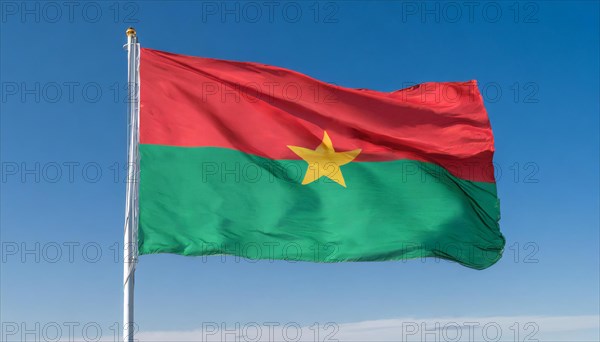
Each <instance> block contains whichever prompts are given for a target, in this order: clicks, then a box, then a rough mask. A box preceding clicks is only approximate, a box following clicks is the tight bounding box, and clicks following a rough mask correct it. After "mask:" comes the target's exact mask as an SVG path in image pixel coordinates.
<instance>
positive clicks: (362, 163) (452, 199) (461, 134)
mask: <svg viewBox="0 0 600 342" xmlns="http://www.w3.org/2000/svg"><path fill="white" fill-rule="evenodd" d="M139 129H140V131H139V132H140V138H139V139H140V141H139V143H140V145H139V151H140V185H139V233H138V236H139V238H138V239H139V242H138V247H139V253H140V254H141V255H143V254H152V253H174V254H181V255H196V256H199V255H212V254H227V255H236V256H240V257H245V258H251V259H284V260H298V261H313V262H341V261H382V260H402V259H409V258H425V257H437V258H442V259H448V260H452V261H456V262H458V263H460V264H463V265H465V266H468V267H471V268H475V269H483V268H486V267H489V266H491V265H492V264H494V263H495V262H496V261H497V260H498V259H499V258H500V257H501V255H502V251H503V248H504V244H505V240H504V237H503V236H502V234H501V233H500V230H499V224H498V221H499V218H500V210H499V201H498V197H497V192H496V183H495V179H494V169H493V165H492V157H493V152H494V140H493V135H492V130H491V127H490V122H489V119H488V117H487V113H486V110H485V107H484V104H483V100H482V97H481V95H480V93H479V91H478V88H477V83H476V82H475V81H469V82H452V83H450V82H449V83H423V84H419V85H415V86H412V87H408V88H406V89H402V90H398V91H394V92H389V93H388V92H378V91H372V90H365V89H351V88H344V87H340V86H336V85H334V84H330V83H325V82H321V81H318V80H316V79H313V78H311V77H308V76H306V75H303V74H300V73H298V72H294V71H291V70H287V69H283V68H279V67H274V66H268V65H263V64H257V63H246V62H233V61H224V60H216V59H208V58H199V57H190V56H184V55H177V54H172V53H167V52H162V51H157V50H152V49H145V48H143V49H141V57H140V128H139Z"/></svg>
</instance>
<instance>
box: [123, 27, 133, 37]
mask: <svg viewBox="0 0 600 342" xmlns="http://www.w3.org/2000/svg"><path fill="white" fill-rule="evenodd" d="M125 34H126V35H127V37H130V36H133V37H135V29H134V28H133V27H130V28H128V29H127V31H125Z"/></svg>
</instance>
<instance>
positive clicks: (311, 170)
mask: <svg viewBox="0 0 600 342" xmlns="http://www.w3.org/2000/svg"><path fill="white" fill-rule="evenodd" d="M288 148H289V149H290V150H292V151H293V152H294V153H296V154H297V155H298V156H299V157H300V158H302V159H304V160H305V161H306V162H307V163H308V169H307V170H306V174H305V175H304V180H302V185H306V184H309V183H312V182H314V181H316V180H317V179H319V178H321V177H327V178H329V179H331V180H332V181H334V182H336V183H338V184H339V185H341V186H343V187H344V188H345V187H346V182H345V181H344V176H342V170H340V166H342V165H345V164H348V163H349V162H351V161H352V160H354V158H356V156H358V154H359V153H360V151H361V150H360V149H357V150H352V151H347V152H336V151H335V150H334V149H333V144H332V143H331V139H330V138H329V135H327V132H324V135H323V142H321V145H319V146H318V147H317V148H316V149H315V150H311V149H308V148H304V147H298V146H289V145H288Z"/></svg>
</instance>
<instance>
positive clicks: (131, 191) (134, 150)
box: [123, 27, 140, 342]
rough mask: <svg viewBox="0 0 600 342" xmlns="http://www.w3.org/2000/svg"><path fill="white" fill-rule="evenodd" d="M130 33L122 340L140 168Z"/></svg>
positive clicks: (129, 315) (127, 325) (127, 333)
mask: <svg viewBox="0 0 600 342" xmlns="http://www.w3.org/2000/svg"><path fill="white" fill-rule="evenodd" d="M126 34H127V60H128V65H127V77H128V87H127V89H128V100H129V101H128V105H127V110H128V114H129V137H128V138H129V139H128V140H129V151H128V157H127V162H128V163H127V193H126V196H125V237H124V239H123V341H125V342H133V334H134V330H135V329H134V325H133V324H134V323H133V322H134V321H133V289H134V288H133V287H134V275H135V264H136V262H137V231H138V189H139V188H138V184H139V183H138V174H139V173H138V172H139V156H138V152H139V150H138V144H139V137H138V132H139V70H140V69H139V66H140V58H139V53H140V46H139V44H138V41H137V35H136V32H135V30H134V29H133V28H132V27H130V28H128V29H127V31H126Z"/></svg>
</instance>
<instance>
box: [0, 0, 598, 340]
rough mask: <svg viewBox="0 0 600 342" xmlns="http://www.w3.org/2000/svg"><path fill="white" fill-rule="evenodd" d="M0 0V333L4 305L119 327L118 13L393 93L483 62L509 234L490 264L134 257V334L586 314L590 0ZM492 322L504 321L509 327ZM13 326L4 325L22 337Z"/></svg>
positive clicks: (466, 76)
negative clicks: (207, 325) (250, 325)
mask: <svg viewBox="0 0 600 342" xmlns="http://www.w3.org/2000/svg"><path fill="white" fill-rule="evenodd" d="M49 4H50V5H49ZM266 4H268V5H266ZM473 4H474V5H473ZM1 5H2V8H1V10H2V12H1V18H0V20H1V30H0V44H1V60H0V75H1V76H0V77H1V81H2V99H1V102H0V104H1V106H2V107H1V130H0V137H1V146H0V151H1V160H2V183H1V187H2V190H1V191H2V193H1V195H2V197H1V204H0V209H1V219H0V220H1V221H0V223H1V235H0V237H1V240H2V263H1V277H0V284H1V289H2V292H1V298H0V299H1V300H0V303H1V304H0V310H1V311H0V313H1V316H2V317H1V321H2V322H3V330H2V333H3V338H4V336H8V335H7V331H8V332H10V331H12V330H10V329H12V327H14V324H13V323H17V325H18V326H19V329H21V328H22V325H23V324H25V326H26V327H33V326H35V324H36V322H37V323H39V324H40V325H41V326H44V325H45V324H48V322H56V323H58V324H59V325H60V326H62V327H63V328H62V329H63V330H62V335H63V338H64V337H65V334H66V331H67V330H68V329H67V328H66V326H65V322H79V323H80V326H79V328H81V326H83V325H85V324H87V323H90V322H94V323H96V324H97V325H98V326H100V327H102V337H103V338H105V339H108V340H112V338H113V335H112V334H113V333H114V331H115V330H118V329H116V328H115V326H114V325H113V324H114V323H115V322H120V320H121V301H122V285H121V284H122V283H121V282H122V279H121V278H122V265H121V263H120V260H115V257H116V258H117V259H118V255H117V256H115V255H114V254H115V252H118V251H119V249H120V246H121V245H120V244H121V241H122V229H123V219H124V201H125V184H124V183H123V179H124V177H125V172H124V169H123V167H124V165H125V162H126V103H125V101H124V100H125V97H126V91H125V88H124V87H125V86H126V81H127V79H126V77H127V74H126V73H127V65H126V53H125V51H124V50H123V49H122V45H123V44H124V43H125V40H126V39H125V34H124V32H125V29H126V28H127V27H128V26H130V25H133V26H135V27H136V29H137V31H138V36H139V39H140V43H141V44H142V46H145V47H150V48H155V49H160V50H166V51H170V52H175V53H181V54H189V55H196V56H206V57H213V58H221V59H232V60H241V61H255V62H260V63H265V64H272V65H277V66H282V67H286V68H290V69H294V70H297V71H299V72H302V73H306V74H308V75H310V76H313V77H316V78H318V79H321V80H323V81H327V82H332V83H336V84H338V85H342V86H347V87H356V88H370V89H375V90H380V91H392V90H396V89H399V88H403V87H406V86H407V85H410V84H414V83H420V82H426V81H466V80H470V79H477V80H478V81H479V84H480V90H481V91H482V93H483V96H484V100H485V102H486V107H487V109H488V112H489V116H490V120H491V122H492V127H493V130H494V135H495V140H496V155H495V159H494V161H495V164H496V170H497V174H496V177H497V182H498V191H499V197H500V199H501V210H502V219H501V229H502V231H503V233H504V235H505V236H506V238H507V245H506V250H505V253H504V257H503V259H502V260H501V261H500V262H499V263H498V264H496V265H494V266H493V267H491V268H490V269H487V270H484V271H474V270H471V269H468V268H465V267H462V266H460V265H458V264H453V263H449V262H445V261H441V262H435V261H433V260H430V259H429V260H426V261H424V262H423V261H421V260H411V261H407V262H384V263H342V264H312V263H290V262H280V261H276V262H270V261H259V262H251V261H245V260H241V261H240V260H236V259H234V258H233V257H227V258H225V260H222V258H221V257H209V258H193V257H183V256H174V255H151V256H143V257H141V258H140V263H139V265H138V272H137V280H136V320H137V323H138V325H139V327H140V330H141V331H142V332H150V331H191V330H197V329H201V328H202V324H203V322H217V323H218V324H221V323H224V324H227V325H232V324H233V325H235V323H241V324H245V322H280V323H282V324H285V323H286V322H297V323H298V324H299V325H301V326H309V325H311V324H313V323H314V322H319V323H321V324H323V323H326V322H334V323H335V324H343V323H352V322H362V321H380V320H388V319H395V318H403V317H416V318H419V319H431V318H436V317H458V318H460V317H470V318H473V317H475V318H477V319H479V320H480V321H481V322H483V323H484V324H485V322H487V321H489V320H494V319H496V318H495V317H515V318H514V320H513V321H514V322H519V323H522V324H525V323H527V322H523V321H522V319H523V317H538V318H535V319H534V321H535V320H537V319H539V320H540V322H539V327H540V328H539V332H538V333H537V335H536V336H537V337H538V338H540V337H545V336H549V338H553V337H554V338H557V336H559V335H558V333H556V332H553V331H552V329H550V330H548V331H545V330H544V329H543V328H544V327H547V326H550V327H551V326H553V324H551V323H547V322H546V321H543V320H544V319H547V318H548V317H558V316H561V317H562V316H566V317H572V318H573V317H580V316H581V317H583V316H585V317H588V318H589V317H590V316H596V317H597V316H598V315H599V307H600V302H599V301H600V297H599V293H598V287H599V286H600V285H599V271H598V270H599V267H600V261H599V254H600V247H599V243H600V240H599V239H600V238H599V204H600V203H599V190H598V189H599V175H600V170H599V156H598V148H599V143H600V141H599V103H600V102H599V96H598V94H599V92H600V87H599V73H600V69H599V62H598V61H599V57H600V56H599V28H600V27H599V25H600V23H599V5H598V3H597V2H593V1H581V2H576V1H575V2H559V1H549V2H539V3H537V2H521V3H513V2H470V3H469V2H467V3H462V2H453V3H441V2H428V3H422V2H413V1H403V2H401V1H395V2H366V1H348V2H344V3H334V2H318V3H316V2H308V1H307V2H288V3H286V2H275V3H273V4H271V3H266V2H227V3H225V2H214V1H204V2H200V1H197V2H195V1H180V2H169V3H167V2H163V1H148V2H140V3H136V2H110V1H109V2H90V3H86V2H77V1H75V2H71V3H67V2H60V1H59V2H53V3H44V2H28V3H21V2H10V1H4V2H2V4H1ZM271 6H273V7H271ZM115 178H116V179H115ZM28 250H29V251H30V252H27V251H28ZM57 253H59V254H57ZM98 253H101V254H98ZM36 258H37V259H39V260H36ZM519 317H521V318H519ZM540 317H541V318H540ZM544 317H545V318H544ZM465 319H466V318H465ZM473 319H474V318H473ZM529 319H530V318H527V320H529ZM486 320H487V321H486ZM509 320H510V319H509ZM542 321H543V322H542ZM566 321H569V320H568V319H566ZM571 321H573V322H576V321H579V322H581V319H572V320H571ZM6 322H8V324H5V323H6ZM535 322H537V321H535ZM544 322H545V323H544ZM542 323H543V324H542ZM544 324H546V325H544ZM508 326H510V324H507V327H508ZM79 328H78V329H79ZM7 329H9V330H7ZM504 329H505V331H503V332H505V334H504V337H503V338H505V337H506V336H509V333H512V331H510V330H509V328H504ZM519 329H521V332H525V329H524V328H523V327H522V326H521V327H520V328H519ZM573 329H575V328H573ZM578 329H579V330H577V332H576V333H575V332H573V333H572V334H571V335H569V334H568V333H567V335H565V336H569V337H573V336H577V337H579V338H581V339H589V340H594V339H598V325H597V324H596V325H595V326H594V325H593V324H592V326H591V327H590V326H588V325H584V327H583V328H582V327H581V326H579V328H578ZM20 333H21V331H19V332H18V334H16V335H10V334H9V335H10V338H12V340H20V339H21V337H20V336H21V335H19V334H20ZM32 334H33V333H32ZM38 334H40V332H39V331H38ZM76 334H78V336H79V339H81V334H82V333H81V332H76ZM340 334H341V335H339V336H345V335H343V332H342V333H340ZM553 334H554V335H553ZM577 334H579V335H577ZM32 336H33V335H31V336H30V337H29V338H30V339H32V338H33V337H32ZM46 337H47V336H46ZM371 337H373V336H371ZM534 337H535V336H534ZM9 340H10V339H9Z"/></svg>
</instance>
